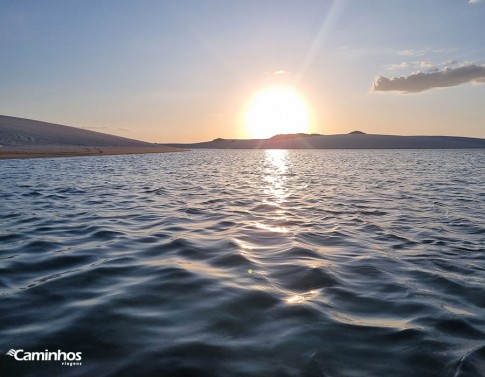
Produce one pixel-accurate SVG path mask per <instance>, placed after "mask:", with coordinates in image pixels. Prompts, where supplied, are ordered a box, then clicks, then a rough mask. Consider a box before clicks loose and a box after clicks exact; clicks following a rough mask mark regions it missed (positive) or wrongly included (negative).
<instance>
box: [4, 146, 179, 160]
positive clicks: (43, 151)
mask: <svg viewBox="0 0 485 377" xmlns="http://www.w3.org/2000/svg"><path fill="white" fill-rule="evenodd" d="M183 151H184V149H180V148H172V147H165V146H158V147H157V146H155V147H48V146H44V147H0V159H11V158H44V157H78V156H108V155H117V154H145V153H167V152H183Z"/></svg>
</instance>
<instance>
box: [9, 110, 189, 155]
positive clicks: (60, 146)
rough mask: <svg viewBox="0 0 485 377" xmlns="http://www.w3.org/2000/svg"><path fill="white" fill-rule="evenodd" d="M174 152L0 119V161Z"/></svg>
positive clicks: (71, 129)
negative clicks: (4, 159) (5, 159)
mask: <svg viewBox="0 0 485 377" xmlns="http://www.w3.org/2000/svg"><path fill="white" fill-rule="evenodd" d="M175 151H180V149H177V148H174V147H167V146H164V145H158V144H152V143H147V142H144V141H139V140H133V139H128V138H125V137H120V136H114V135H108V134H104V133H100V132H95V131H89V130H85V129H81V128H75V127H69V126H63V125H59V124H53V123H46V122H41V121H37V120H30V119H23V118H15V117H10V116H4V115H0V158H26V157H61V156H89V155H102V154H106V155H109V154H138V153H162V152H175Z"/></svg>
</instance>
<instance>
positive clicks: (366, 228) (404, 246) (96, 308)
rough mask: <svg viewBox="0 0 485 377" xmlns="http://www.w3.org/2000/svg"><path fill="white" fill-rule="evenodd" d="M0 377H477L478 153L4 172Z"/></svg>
mask: <svg viewBox="0 0 485 377" xmlns="http://www.w3.org/2000/svg"><path fill="white" fill-rule="evenodd" d="M0 164H1V165H2V170H1V171H0V175H1V177H0V178H1V181H2V185H1V186H0V199H1V202H0V219H1V223H0V323H1V327H0V339H2V344H3V345H4V347H3V348H4V350H9V349H24V350H30V351H43V350H45V349H49V350H58V349H61V350H63V351H72V352H82V355H83V358H82V366H73V367H66V366H62V365H61V364H60V363H56V362H34V363H32V362H30V363H29V362H19V361H15V360H14V359H13V358H11V357H10V356H1V357H2V360H1V363H0V373H1V374H2V375H15V376H37V375H68V376H85V375H96V376H106V377H107V376H152V375H164V376H224V377H225V376H295V377H296V376H298V377H311V376H326V377H327V376H332V377H339V376H342V377H344V376H369V377H373V376H440V377H441V376H450V377H465V376H470V377H472V376H485V372H484V371H485V342H484V341H483V339H485V315H484V313H485V253H484V251H485V238H484V234H485V223H484V220H483V219H485V195H484V192H485V152H484V151H481V150H466V151H461V150H455V151H425V150H421V151H412V150H409V151H386V150H381V151H311V150H305V151H296V150H294V151H293V150H292V151H284V150H281V151H278V150H271V151H254V150H253V151H242V150H237V151H230V150H218V151H210V150H203V151H191V152H187V153H184V154H174V155H171V154H162V155H144V156H104V157H99V158H98V157H89V158H84V157H79V158H63V159H40V160H10V161H8V160H5V161H2V162H1V163H0Z"/></svg>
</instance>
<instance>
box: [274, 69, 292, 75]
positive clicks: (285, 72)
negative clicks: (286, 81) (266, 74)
mask: <svg viewBox="0 0 485 377" xmlns="http://www.w3.org/2000/svg"><path fill="white" fill-rule="evenodd" d="M289 74H290V72H288V71H284V70H282V69H280V70H279V71H275V72H273V75H275V76H281V75H289Z"/></svg>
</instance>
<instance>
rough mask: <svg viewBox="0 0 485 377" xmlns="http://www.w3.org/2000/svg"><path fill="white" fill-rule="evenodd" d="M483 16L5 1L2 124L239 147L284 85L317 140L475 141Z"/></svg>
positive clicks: (471, 12) (247, 1)
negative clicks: (260, 96)
mask: <svg viewBox="0 0 485 377" xmlns="http://www.w3.org/2000/svg"><path fill="white" fill-rule="evenodd" d="M484 20H485V2H480V1H478V2H470V1H468V0H435V1H433V0H419V1H418V0H406V1H404V0H400V1H397V0H395V1H393V0H386V1H384V0H383V1H377V0H337V1H304V0H302V1H282V0H280V1H269V0H254V1H253V0H244V1H242V0H241V1H236V0H225V1H222V0H218V1H215V0H204V1H202V0H199V1H196V0H193V1H189V0H179V1H161V0H159V1H144V0H140V1H122V0H117V1H82V2H81V1H69V0H62V1H61V0H58V1H47V0H45V1H6V0H3V1H1V2H0V51H1V53H0V83H1V85H0V114H3V115H12V116H19V117H26V118H32V119H39V120H45V121H50V122H54V123H61V124H67V125H72V126H77V127H85V128H89V129H93V130H98V131H101V132H107V133H113V134H117V135H121V136H126V137H132V138H138V139H143V140H148V141H155V142H163V141H166V142H175V141H202V140H208V139H212V138H215V137H224V138H244V137H247V136H248V135H247V134H246V132H245V126H244V120H243V119H244V112H245V109H247V107H248V105H249V103H250V101H251V98H253V97H254V96H255V95H256V94H257V93H258V92H259V91H261V90H263V89H264V88H265V87H267V86H271V85H288V86H292V87H294V88H295V89H296V90H297V91H298V92H299V93H300V94H301V95H302V96H303V97H304V99H305V101H306V103H307V104H308V107H309V109H310V114H311V132H318V133H324V134H334V133H346V132H349V131H352V130H355V129H360V130H363V131H366V132H368V133H383V134H402V135H418V134H420V135H462V136H473V137H482V138H483V137H485V106H484V104H485V85H484V84H483V83H482V82H485V73H484V71H485V43H484V42H485V22H484ZM379 77H380V79H377V78H379ZM395 78H400V79H395ZM376 79H377V80H376Z"/></svg>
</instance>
